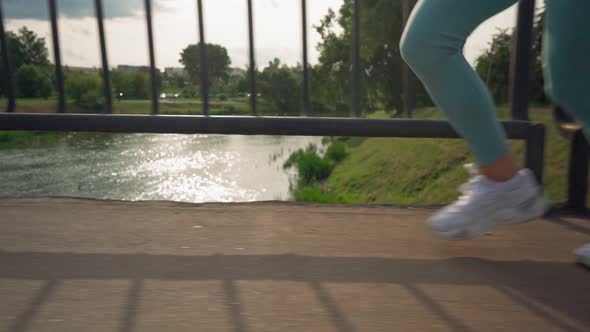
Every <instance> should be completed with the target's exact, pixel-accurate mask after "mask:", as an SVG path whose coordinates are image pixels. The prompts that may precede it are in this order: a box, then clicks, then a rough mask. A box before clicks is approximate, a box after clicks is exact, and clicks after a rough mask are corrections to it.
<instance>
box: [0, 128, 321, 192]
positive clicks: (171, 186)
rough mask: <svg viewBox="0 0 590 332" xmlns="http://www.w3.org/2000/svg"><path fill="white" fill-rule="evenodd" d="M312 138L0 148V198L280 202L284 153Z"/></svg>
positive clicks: (85, 138)
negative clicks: (68, 197)
mask: <svg viewBox="0 0 590 332" xmlns="http://www.w3.org/2000/svg"><path fill="white" fill-rule="evenodd" d="M320 141H321V139H320V138H312V137H275V136H219V135H152V134H133V135H119V134H117V135H114V134H79V133H73V134H68V135H67V136H65V137H64V138H61V139H59V140H57V141H55V142H51V143H46V144H42V145H40V146H25V147H22V146H21V147H18V148H2V149H0V196H1V197H46V196H70V197H86V198H99V199H117V200H131V201H136V200H171V201H181V202H250V201H265V200H288V199H289V198H290V194H289V181H290V179H291V178H293V172H287V171H285V170H284V169H283V163H284V161H285V160H286V159H287V158H288V156H289V154H290V152H292V151H294V150H296V149H298V148H302V147H305V146H306V145H308V144H310V143H315V144H320Z"/></svg>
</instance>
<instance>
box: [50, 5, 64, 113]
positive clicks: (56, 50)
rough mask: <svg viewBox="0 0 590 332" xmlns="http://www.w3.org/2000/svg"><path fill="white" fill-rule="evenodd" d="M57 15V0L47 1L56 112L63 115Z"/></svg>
mask: <svg viewBox="0 0 590 332" xmlns="http://www.w3.org/2000/svg"><path fill="white" fill-rule="evenodd" d="M57 13H58V11H57V0H49V16H50V17H51V33H52V37H53V57H54V60H55V61H54V62H55V83H56V87H57V94H58V100H57V111H58V112H59V113H64V112H65V111H66V98H65V93H64V79H63V72H62V67H61V52H60V45H59V30H58V25H57Z"/></svg>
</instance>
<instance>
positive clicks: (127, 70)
mask: <svg viewBox="0 0 590 332" xmlns="http://www.w3.org/2000/svg"><path fill="white" fill-rule="evenodd" d="M117 70H118V71H121V72H123V73H135V72H144V73H149V72H150V67H148V66H129V65H118V66H117ZM156 72H158V73H159V72H160V69H158V68H156Z"/></svg>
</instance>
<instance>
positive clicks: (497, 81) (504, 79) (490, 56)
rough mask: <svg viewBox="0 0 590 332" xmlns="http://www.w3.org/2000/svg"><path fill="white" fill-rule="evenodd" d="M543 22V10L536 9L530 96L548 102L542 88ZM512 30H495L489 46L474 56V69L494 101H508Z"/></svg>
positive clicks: (536, 101) (538, 101)
mask: <svg viewBox="0 0 590 332" xmlns="http://www.w3.org/2000/svg"><path fill="white" fill-rule="evenodd" d="M544 23H545V15H544V12H541V13H539V15H538V16H537V18H536V20H535V27H534V32H535V39H534V41H533V68H532V70H533V82H532V92H531V100H532V101H533V102H535V103H540V104H545V103H548V98H547V96H546V95H545V91H544V79H543V59H542V53H543V51H542V49H543V42H542V40H543V30H544ZM513 34H514V32H513V31H511V30H500V31H498V33H496V34H495V35H494V36H493V38H492V42H491V43H490V48H489V49H488V50H486V51H485V52H484V53H483V54H482V55H480V56H479V57H478V58H477V60H476V66H475V68H476V71H477V72H478V74H479V75H480V77H481V78H482V79H483V80H484V81H485V82H486V83H487V84H488V87H489V89H490V91H491V92H492V95H493V97H494V99H495V101H496V103H500V104H502V103H508V102H509V101H510V100H509V98H510V93H509V92H510V90H509V89H510V79H511V77H510V65H511V57H512V55H511V54H512V48H513Z"/></svg>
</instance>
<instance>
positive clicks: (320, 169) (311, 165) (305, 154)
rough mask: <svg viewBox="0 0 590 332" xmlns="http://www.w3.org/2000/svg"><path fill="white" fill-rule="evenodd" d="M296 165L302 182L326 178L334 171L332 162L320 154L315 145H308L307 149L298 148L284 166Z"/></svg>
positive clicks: (309, 182)
mask: <svg viewBox="0 0 590 332" xmlns="http://www.w3.org/2000/svg"><path fill="white" fill-rule="evenodd" d="M293 166H295V167H296V168H297V172H298V174H299V181H300V182H301V183H302V184H311V183H313V182H316V181H321V180H325V179H327V178H328V176H329V175H330V172H331V171H332V164H331V163H330V162H329V161H327V160H325V159H323V158H322V157H320V156H319V154H318V152H317V148H316V147H315V146H314V145H310V146H308V147H307V148H306V149H305V150H297V151H296V152H294V153H293V154H292V155H291V156H290V157H289V159H287V161H286V162H285V165H284V167H285V168H290V167H293Z"/></svg>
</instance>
